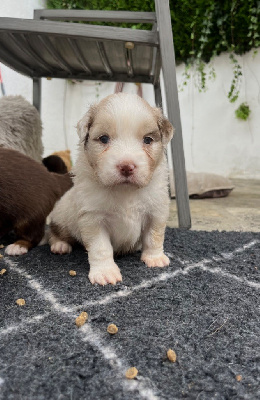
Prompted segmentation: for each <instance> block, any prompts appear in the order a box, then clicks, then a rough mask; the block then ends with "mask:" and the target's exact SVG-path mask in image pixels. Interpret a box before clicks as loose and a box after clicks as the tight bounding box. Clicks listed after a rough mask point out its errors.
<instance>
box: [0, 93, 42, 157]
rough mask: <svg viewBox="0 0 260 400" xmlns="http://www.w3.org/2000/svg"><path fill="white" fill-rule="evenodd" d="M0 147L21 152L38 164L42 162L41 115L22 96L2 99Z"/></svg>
mask: <svg viewBox="0 0 260 400" xmlns="http://www.w3.org/2000/svg"><path fill="white" fill-rule="evenodd" d="M0 147H5V148H7V149H13V150H17V151H20V152H21V153H23V154H25V155H26V156H29V157H31V158H33V159H34V160H36V161H38V162H41V160H42V153H43V145H42V123H41V118H40V114H39V113H38V111H37V110H36V108H35V107H34V106H32V105H31V104H30V103H28V101H26V100H25V99H24V98H23V97H22V96H4V97H2V98H1V99H0Z"/></svg>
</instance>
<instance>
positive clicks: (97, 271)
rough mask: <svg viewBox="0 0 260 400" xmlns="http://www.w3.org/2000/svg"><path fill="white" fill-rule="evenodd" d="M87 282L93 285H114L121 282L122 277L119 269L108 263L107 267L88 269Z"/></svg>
mask: <svg viewBox="0 0 260 400" xmlns="http://www.w3.org/2000/svg"><path fill="white" fill-rule="evenodd" d="M88 277H89V280H90V282H91V283H92V284H93V285H94V283H98V284H99V285H102V286H104V285H106V284H108V283H111V284H112V285H115V284H116V283H117V282H121V281H122V275H121V273H120V269H119V268H118V266H117V265H116V264H115V263H114V262H113V263H109V264H108V265H105V266H102V267H99V266H95V267H93V266H92V267H90V271H89V275H88Z"/></svg>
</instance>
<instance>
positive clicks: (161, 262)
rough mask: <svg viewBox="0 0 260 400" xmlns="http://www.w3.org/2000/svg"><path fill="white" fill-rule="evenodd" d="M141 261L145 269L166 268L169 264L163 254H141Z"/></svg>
mask: <svg viewBox="0 0 260 400" xmlns="http://www.w3.org/2000/svg"><path fill="white" fill-rule="evenodd" d="M141 260H142V261H143V262H144V263H145V264H146V265H147V267H149V268H151V267H167V266H168V265H169V264H170V260H169V258H168V257H167V256H166V255H165V254H164V253H161V254H159V255H158V254H157V255H152V254H148V253H143V254H142V256H141Z"/></svg>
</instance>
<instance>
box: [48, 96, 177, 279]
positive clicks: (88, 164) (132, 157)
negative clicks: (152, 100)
mask: <svg viewBox="0 0 260 400" xmlns="http://www.w3.org/2000/svg"><path fill="white" fill-rule="evenodd" d="M77 129H78V134H79V137H80V144H79V153H78V159H77V161H76V164H75V168H74V171H73V172H74V175H75V177H74V187H73V188H72V189H71V190H69V191H68V192H67V193H66V194H65V195H64V196H63V197H62V199H61V200H60V201H59V202H58V203H57V204H56V206H55V208H54V210H53V212H52V214H51V224H50V230H51V235H50V245H51V251H52V252H53V253H59V254H63V253H69V252H71V250H72V247H71V245H72V244H73V242H75V241H78V242H81V243H82V244H83V245H84V247H85V249H86V250H87V252H88V259H89V264H90V271H89V279H90V281H91V283H92V284H94V283H98V284H100V285H105V284H107V283H111V284H116V282H119V281H121V280H122V276H121V273H120V270H119V268H118V266H117V265H116V264H115V262H114V259H113V253H127V252H133V251H136V250H138V249H142V255H141V260H142V261H144V262H145V264H146V265H147V266H148V267H164V266H167V265H168V264H169V259H168V257H167V256H166V255H165V254H164V252H163V242H164V232H165V227H166V221H167V217H168V209H169V196H168V173H167V163H166V157H165V148H166V145H167V143H168V142H169V140H170V139H171V138H172V135H173V127H172V125H171V124H170V122H169V121H168V120H167V119H166V118H165V117H164V116H163V115H162V113H161V110H160V109H158V108H152V107H151V106H150V105H149V104H148V103H147V102H146V101H144V100H143V99H141V98H140V97H139V96H137V95H130V94H125V93H119V94H114V95H111V96H108V97H106V98H105V99H103V100H102V101H101V102H100V103H99V104H98V105H96V106H95V105H94V106H92V107H90V109H89V111H88V112H87V113H86V114H85V116H84V117H83V118H82V119H81V121H80V122H79V123H78V126H77Z"/></svg>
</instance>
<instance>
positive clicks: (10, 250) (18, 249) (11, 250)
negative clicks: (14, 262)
mask: <svg viewBox="0 0 260 400" xmlns="http://www.w3.org/2000/svg"><path fill="white" fill-rule="evenodd" d="M5 253H6V254H8V256H21V255H23V254H26V253H28V248H27V247H24V246H21V245H20V244H16V243H13V244H9V246H7V247H6V249H5Z"/></svg>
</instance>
